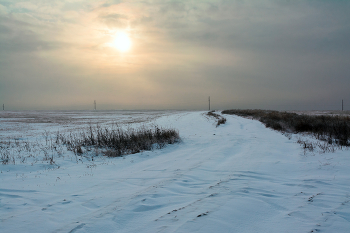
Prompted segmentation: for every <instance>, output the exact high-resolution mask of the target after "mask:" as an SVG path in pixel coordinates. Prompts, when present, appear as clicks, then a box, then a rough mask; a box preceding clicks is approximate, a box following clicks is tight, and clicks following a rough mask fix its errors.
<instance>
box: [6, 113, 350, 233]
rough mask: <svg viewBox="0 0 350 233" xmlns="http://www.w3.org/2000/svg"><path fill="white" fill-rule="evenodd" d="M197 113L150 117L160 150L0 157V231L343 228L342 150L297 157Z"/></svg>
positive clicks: (349, 226) (275, 139)
mask: <svg viewBox="0 0 350 233" xmlns="http://www.w3.org/2000/svg"><path fill="white" fill-rule="evenodd" d="M225 117H226V118H227V122H226V124H225V125H220V126H219V127H215V121H214V119H212V118H208V117H207V116H205V115H204V112H182V113H174V114H170V115H166V116H163V117H160V118H157V119H155V120H154V123H156V124H158V125H161V126H167V127H174V128H176V129H178V130H179V132H180V136H181V137H182V140H183V142H182V143H180V144H175V145H169V146H168V147H166V148H164V149H162V150H155V151H150V152H143V153H139V154H134V155H128V156H126V157H124V158H105V157H99V158H97V159H95V161H87V160H84V159H83V160H82V161H78V162H77V161H75V160H72V159H71V157H67V158H70V159H64V158H62V159H61V160H57V162H56V163H57V164H59V165H60V168H58V169H56V168H54V169H48V168H47V167H45V166H43V165H40V164H35V165H34V166H31V165H28V164H17V165H0V170H1V174H0V232H279V233H280V232H318V231H320V232H348V231H349V230H350V203H349V202H350V169H349V165H350V153H349V151H348V150H344V151H337V152H336V153H330V154H315V155H311V154H306V155H304V152H303V150H302V149H301V147H300V145H298V144H297V143H296V139H295V137H294V138H292V139H291V140H289V139H288V138H287V137H285V136H283V135H282V134H280V133H279V132H276V131H272V130H270V129H267V128H265V126H264V125H262V124H261V123H260V122H258V121H254V120H249V119H244V118H240V117H236V116H225Z"/></svg>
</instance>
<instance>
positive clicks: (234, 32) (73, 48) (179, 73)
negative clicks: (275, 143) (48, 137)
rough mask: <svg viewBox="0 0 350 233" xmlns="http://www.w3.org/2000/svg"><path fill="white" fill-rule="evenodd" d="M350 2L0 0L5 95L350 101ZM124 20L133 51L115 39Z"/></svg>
mask: <svg viewBox="0 0 350 233" xmlns="http://www.w3.org/2000/svg"><path fill="white" fill-rule="evenodd" d="M349 12H350V1H345V0H344V1H342V0H338V1H334V0H333V1H331V0H303V1H301V0H300V1H298V0H293V1H289V0H259V1H258V0H256V1H254V0H250V1H248V0H222V1H220V0H207V1H196V0H181V1H166V0H164V1H163V0H162V1H161V0H145V1H122V0H108V1H106V0H104V1H95V0H89V1H82V0H81V1H78V0H65V1H44V0H28V1H10V0H0V101H1V104H2V103H4V104H5V106H6V108H7V109H9V110H22V109H33V110H34V109H92V108H93V101H94V100H96V101H97V104H98V108H99V109H206V108H207V98H208V96H211V99H212V106H213V108H215V109H229V108H267V109H280V110H292V109H310V110H312V109H340V107H341V105H340V103H341V100H342V99H344V101H345V106H346V108H348V109H349V108H350V92H349V87H350V65H349V64H350V43H349V39H350V14H349ZM121 30H123V31H126V32H128V33H129V35H130V38H131V41H132V47H131V49H130V51H128V52H125V53H121V52H119V51H117V50H116V49H115V48H112V47H110V46H109V44H110V43H111V41H112V40H113V36H114V35H115V33H116V32H118V31H121Z"/></svg>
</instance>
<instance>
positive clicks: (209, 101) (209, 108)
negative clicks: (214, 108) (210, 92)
mask: <svg viewBox="0 0 350 233" xmlns="http://www.w3.org/2000/svg"><path fill="white" fill-rule="evenodd" d="M208 101H209V111H210V96H209V98H208Z"/></svg>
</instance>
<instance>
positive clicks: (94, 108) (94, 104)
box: [94, 100, 96, 110]
mask: <svg viewBox="0 0 350 233" xmlns="http://www.w3.org/2000/svg"><path fill="white" fill-rule="evenodd" d="M94 109H95V110H96V100H94Z"/></svg>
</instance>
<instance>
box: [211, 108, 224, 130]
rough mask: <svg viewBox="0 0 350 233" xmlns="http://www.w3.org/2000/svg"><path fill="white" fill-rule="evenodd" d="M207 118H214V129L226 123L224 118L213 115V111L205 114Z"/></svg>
mask: <svg viewBox="0 0 350 233" xmlns="http://www.w3.org/2000/svg"><path fill="white" fill-rule="evenodd" d="M207 116H210V117H214V118H215V119H216V120H217V123H216V127H218V126H219V125H222V124H225V123H226V118H225V117H222V116H220V115H219V114H216V113H215V110H213V111H210V112H208V113H207Z"/></svg>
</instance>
